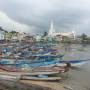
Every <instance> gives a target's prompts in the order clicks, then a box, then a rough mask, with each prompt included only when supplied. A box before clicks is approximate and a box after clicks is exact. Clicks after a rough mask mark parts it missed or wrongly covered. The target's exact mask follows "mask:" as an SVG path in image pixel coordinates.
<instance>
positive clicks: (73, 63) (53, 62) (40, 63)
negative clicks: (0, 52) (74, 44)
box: [0, 59, 89, 67]
mask: <svg viewBox="0 0 90 90" xmlns="http://www.w3.org/2000/svg"><path fill="white" fill-rule="evenodd" d="M87 61H89V60H53V59H46V60H45V59H41V60H9V59H2V60H0V64H1V65H16V66H22V65H23V66H24V65H27V66H28V67H37V66H54V65H57V66H63V65H65V64H66V63H70V64H71V66H76V67H77V66H78V67H80V66H81V65H84V64H85V63H87Z"/></svg>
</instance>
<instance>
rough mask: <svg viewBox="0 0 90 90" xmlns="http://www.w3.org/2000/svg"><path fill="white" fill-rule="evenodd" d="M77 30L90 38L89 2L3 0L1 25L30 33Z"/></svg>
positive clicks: (0, 11)
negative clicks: (51, 27) (51, 25)
mask: <svg viewBox="0 0 90 90" xmlns="http://www.w3.org/2000/svg"><path fill="white" fill-rule="evenodd" d="M51 21H53V23H54V28H55V31H56V32H69V31H75V32H76V34H82V33H86V34H88V35H90V25H89V24H90V0H0V26H1V27H2V28H4V29H6V30H8V31H11V30H16V31H20V32H27V33H31V34H36V33H43V32H45V31H47V32H48V30H49V28H50V22H51Z"/></svg>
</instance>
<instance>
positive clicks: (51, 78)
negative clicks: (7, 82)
mask: <svg viewBox="0 0 90 90" xmlns="http://www.w3.org/2000/svg"><path fill="white" fill-rule="evenodd" d="M61 79H62V78H61V77H47V76H44V77H43V76H42V77H35V76H33V77H31V76H22V77H21V80H33V81H59V80H61Z"/></svg>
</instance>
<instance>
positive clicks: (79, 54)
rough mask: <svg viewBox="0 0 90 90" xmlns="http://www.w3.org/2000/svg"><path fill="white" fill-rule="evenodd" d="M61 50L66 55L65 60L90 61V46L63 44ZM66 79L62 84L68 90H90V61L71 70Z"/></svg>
mask: <svg viewBox="0 0 90 90" xmlns="http://www.w3.org/2000/svg"><path fill="white" fill-rule="evenodd" d="M59 48H60V50H62V51H61V52H63V53H64V54H65V56H64V59H67V60H68V59H90V45H80V44H72V45H71V44H70V45H69V44H68V45H65V44H62V45H60V46H59ZM65 77H66V78H65ZM65 77H64V80H62V81H61V82H60V83H62V84H63V85H64V86H66V87H68V89H66V90H90V61H88V62H87V63H86V64H84V65H82V66H81V67H79V68H78V67H77V68H72V69H70V71H69V72H68V73H67V75H66V76H65Z"/></svg>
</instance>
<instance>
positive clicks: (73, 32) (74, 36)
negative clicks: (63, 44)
mask: <svg viewBox="0 0 90 90" xmlns="http://www.w3.org/2000/svg"><path fill="white" fill-rule="evenodd" d="M72 34H73V38H74V40H75V39H76V35H75V34H76V32H75V31H72Z"/></svg>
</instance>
